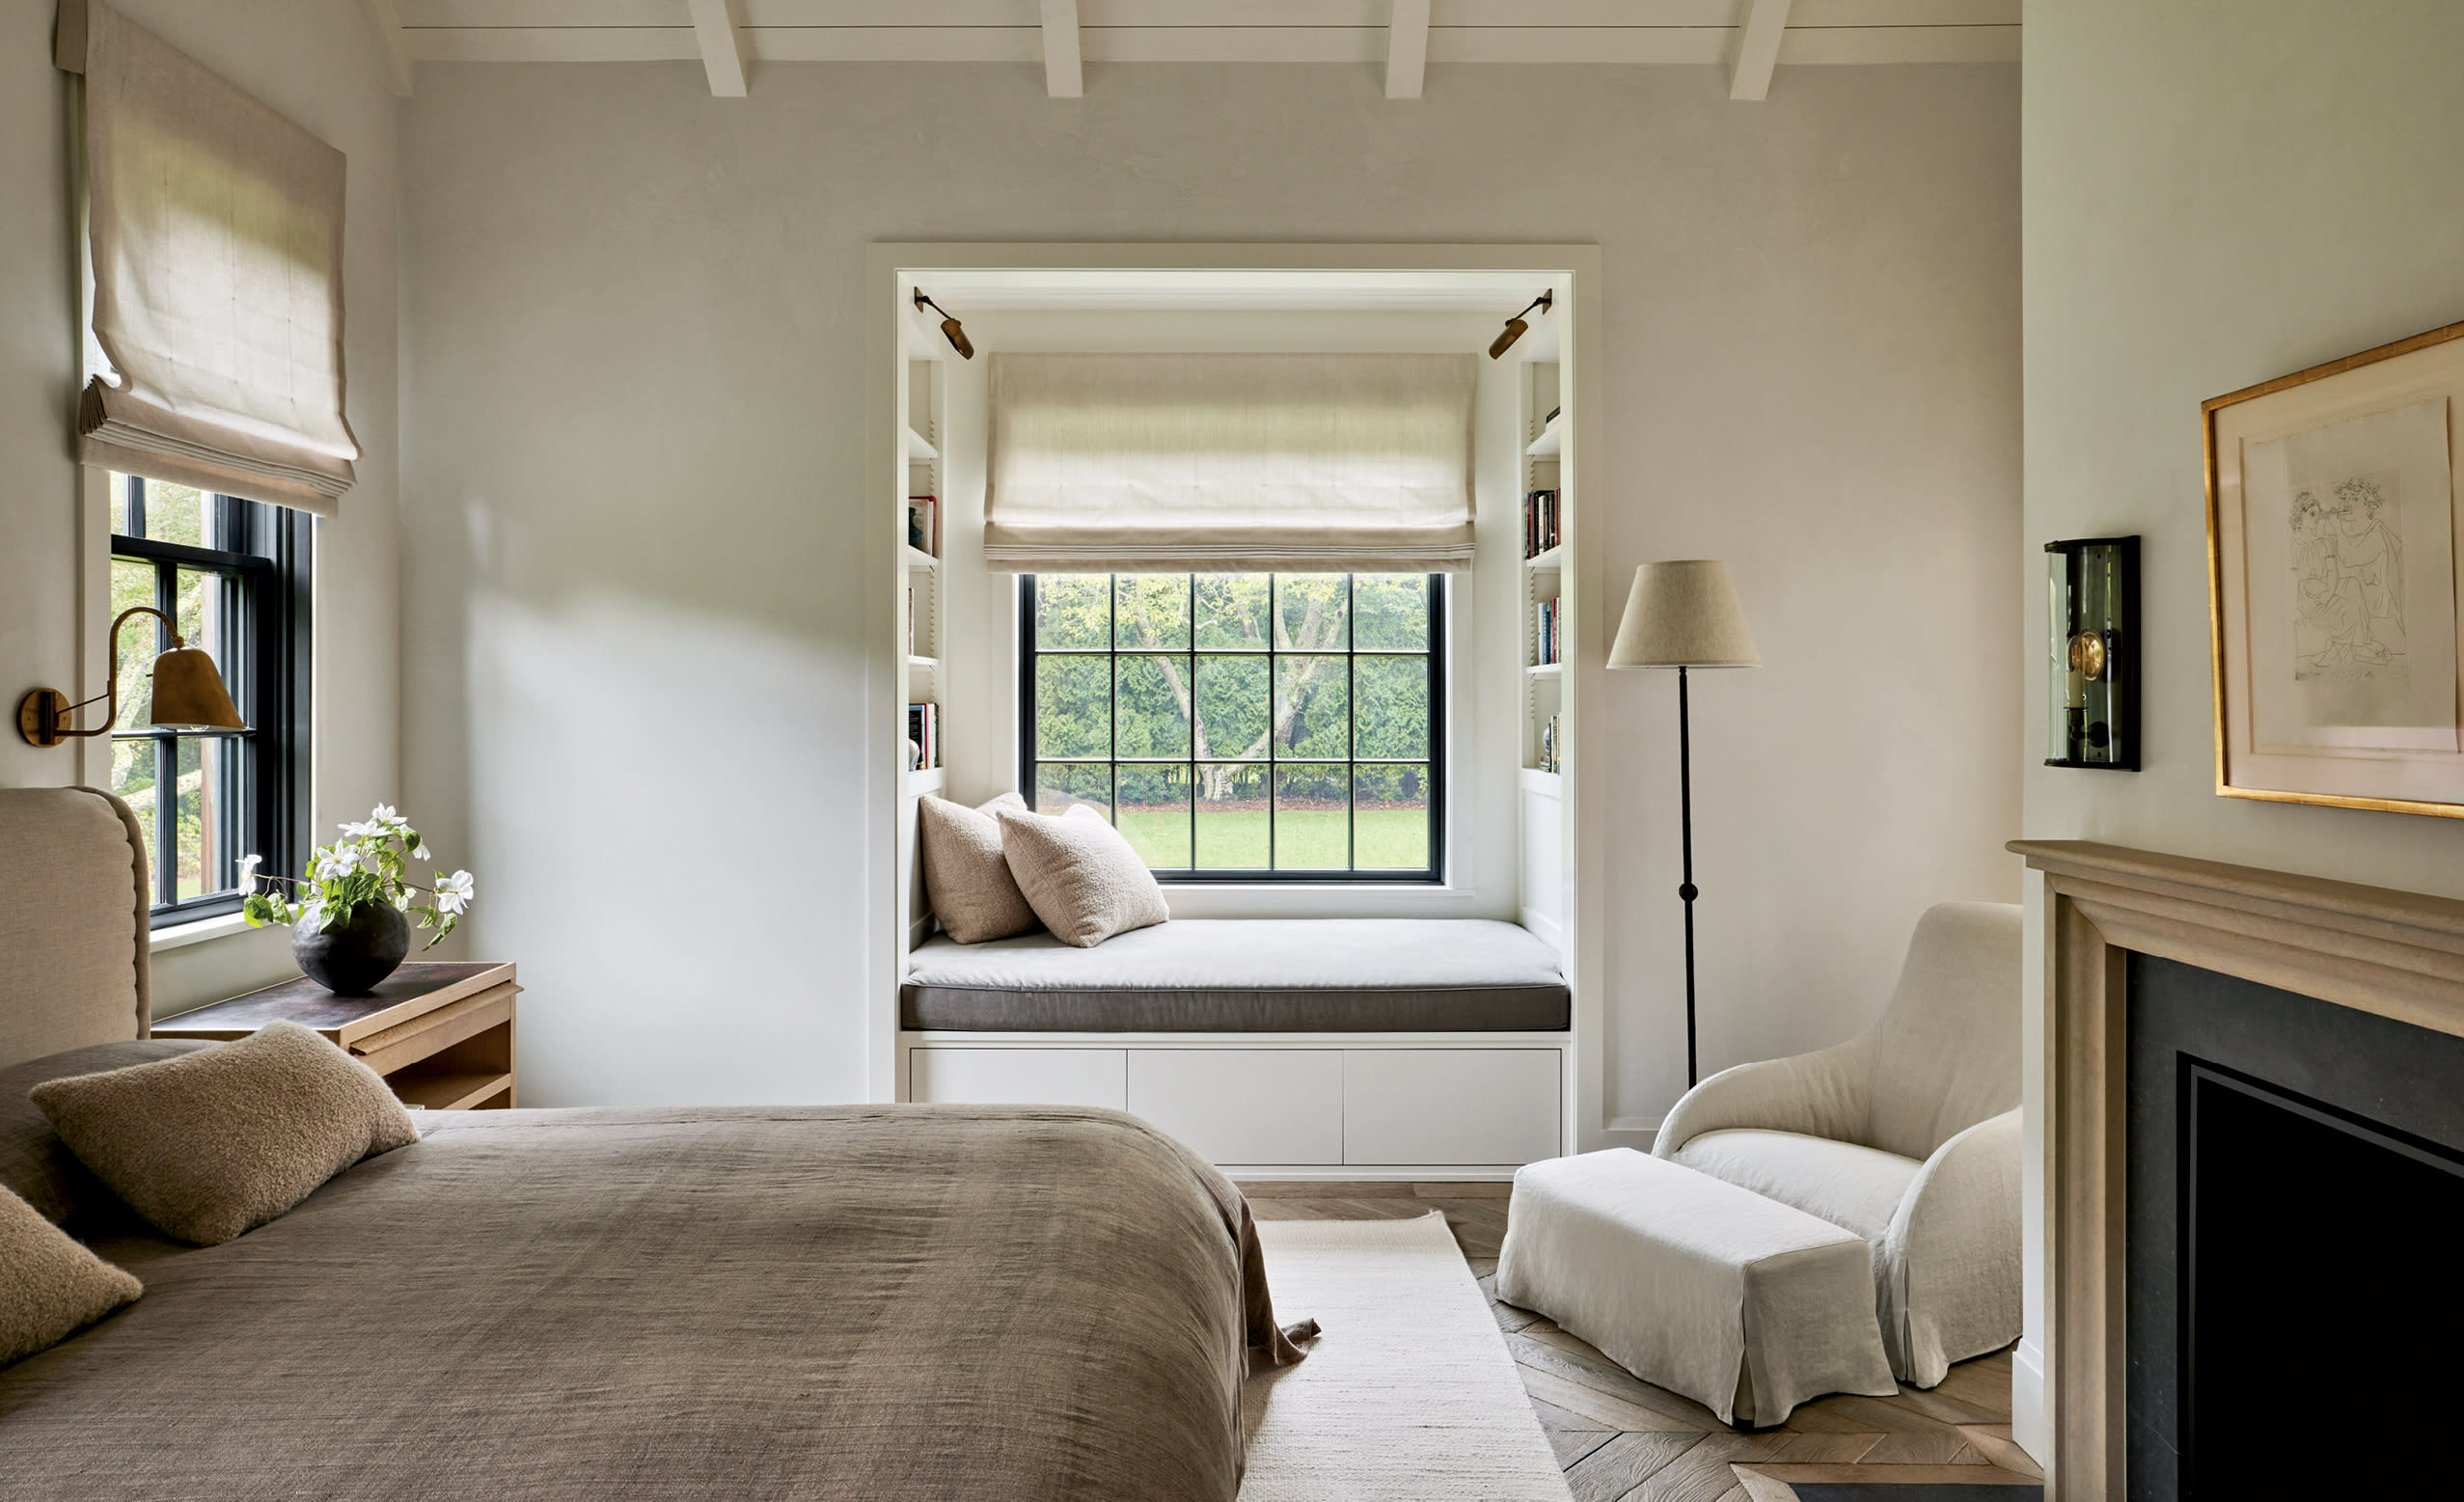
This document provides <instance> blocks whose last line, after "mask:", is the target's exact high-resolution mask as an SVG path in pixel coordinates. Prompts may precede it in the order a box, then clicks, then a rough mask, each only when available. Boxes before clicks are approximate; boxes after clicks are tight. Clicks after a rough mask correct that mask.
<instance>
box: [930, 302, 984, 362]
mask: <svg viewBox="0 0 2464 1502" xmlns="http://www.w3.org/2000/svg"><path fill="white" fill-rule="evenodd" d="M927 308H930V309H931V310H932V311H933V312H935V313H937V314H941V332H942V338H944V339H945V340H948V341H949V347H950V348H952V349H955V350H957V351H958V358H960V359H961V360H972V359H974V358H975V346H974V345H973V344H972V343H970V342H969V341H968V339H967V331H966V330H965V329H962V328H960V327H959V326H958V320H957V319H956V318H953V317H951V316H950V315H949V310H948V309H946V308H945V307H943V306H942V305H941V304H939V303H937V302H935V301H933V300H932V299H931V298H929V297H926V296H925V295H924V289H923V288H922V287H917V288H916V311H917V313H921V312H923V311H924V310H925V309H927Z"/></svg>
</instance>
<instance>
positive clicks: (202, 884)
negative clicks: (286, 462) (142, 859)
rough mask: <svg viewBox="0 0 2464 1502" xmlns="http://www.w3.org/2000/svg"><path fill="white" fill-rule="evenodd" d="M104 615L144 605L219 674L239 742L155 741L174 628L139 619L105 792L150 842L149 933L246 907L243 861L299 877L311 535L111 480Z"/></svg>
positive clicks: (269, 518)
mask: <svg viewBox="0 0 2464 1502" xmlns="http://www.w3.org/2000/svg"><path fill="white" fill-rule="evenodd" d="M111 533H112V537H111V613H112V615H113V616H114V617H115V618H117V617H118V615H119V614H120V613H121V612H123V611H124V610H126V609H128V608H129V607H130V606H132V605H151V606H152V607H153V608H154V609H156V610H158V611H161V612H162V613H163V614H166V615H168V616H170V617H171V618H172V619H173V620H176V621H178V623H179V624H178V634H179V635H180V636H181V637H182V638H184V639H185V640H186V642H187V643H188V644H189V645H190V646H194V647H202V648H204V649H205V652H206V653H207V654H209V655H210V656H211V657H212V658H213V659H214V666H215V668H216V669H219V670H220V672H221V673H222V677H223V682H224V684H225V686H227V687H228V688H229V689H230V690H231V696H232V702H233V705H234V706H235V707H236V708H237V709H238V710H239V717H240V719H241V720H242V721H243V722H245V723H246V724H247V726H248V728H246V729H244V730H229V731H208V732H205V733H195V732H185V731H172V730H162V729H156V728H154V727H153V726H152V725H151V724H149V721H150V720H151V714H150V712H149V711H150V700H151V684H150V681H149V677H148V674H149V672H150V670H151V667H152V665H153V660H154V657H155V656H156V654H158V653H160V652H162V651H164V650H165V649H167V648H168V647H169V646H170V645H171V635H172V633H171V628H169V627H166V626H164V625H163V624H162V623H161V622H160V621H158V620H156V619H154V618H153V617H152V616H151V615H140V616H137V617H135V618H134V619H132V620H130V621H129V622H128V624H127V625H126V626H125V627H123V630H122V634H121V642H120V683H119V688H120V718H119V720H118V721H117V722H116V723H115V724H113V725H112V732H111V790H112V791H113V792H115V793H117V794H119V795H120V796H121V797H122V798H123V799H125V800H126V801H127V803H128V806H130V807H131V808H132V809H134V810H135V811H136V814H137V819H138V822H139V823H140V824H141V825H142V826H143V827H144V828H145V829H146V830H147V831H148V832H149V833H150V834H151V840H150V845H151V852H150V864H151V867H152V871H153V880H154V904H153V911H154V919H155V921H156V922H157V923H160V922H162V921H164V920H165V919H171V920H174V921H178V920H181V919H186V918H190V917H202V916H207V915H212V914H214V913H218V912H223V911H228V910H233V909H236V908H237V907H238V905H239V893H238V888H239V870H240V867H239V859H240V857H242V856H246V855H256V856H260V857H261V858H262V859H263V860H264V865H263V867H262V869H264V870H266V871H268V872H270V873H273V874H276V875H297V874H299V873H298V872H297V870H296V869H295V867H296V864H297V860H298V854H299V853H298V850H297V849H296V845H297V840H296V834H297V833H298V803H299V800H300V797H301V795H302V793H303V791H304V789H305V786H306V782H307V766H308V761H307V726H308V715H307V669H308V654H307V623H308V615H307V607H306V597H307V588H308V578H309V574H308V548H309V538H310V536H311V535H312V533H311V532H310V523H309V521H308V519H307V518H306V517H304V516H302V515H300V514H299V513H297V512H294V511H287V510H283V509H281V508H279V507H276V506H271V505H265V504H263V503H262V502H257V501H241V500H237V499H235V498H233V497H231V496H218V495H213V494H210V493H208V492H205V491H200V490H198V489H196V488H195V487H193V486H189V485H174V484H169V483H166V482H164V481H161V480H150V479H141V478H136V477H134V476H123V475H114V476H112V477H111Z"/></svg>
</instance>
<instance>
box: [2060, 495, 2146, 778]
mask: <svg viewBox="0 0 2464 1502" xmlns="http://www.w3.org/2000/svg"><path fill="white" fill-rule="evenodd" d="M2044 552H2045V576H2046V577H2045V583H2046V587H2047V589H2046V593H2047V596H2048V599H2049V602H2050V605H2051V609H2052V616H2051V624H2050V627H2049V630H2048V633H2047V644H2048V646H2049V647H2050V648H2051V651H2050V655H2049V658H2048V660H2047V668H2048V669H2049V673H2050V678H2051V681H2050V684H2049V695H2050V696H2049V699H2048V702H2047V709H2046V714H2045V758H2044V763H2045V765H2046V766H2048V767H2095V768H2100V769H2103V770H2105V771H2108V772H2136V771H2138V770H2139V642H2138V632H2139V539H2138V538H2136V537H2083V538H2080V539H2078V540H2076V541H2072V542H2048V543H2046V544H2045V545H2044Z"/></svg>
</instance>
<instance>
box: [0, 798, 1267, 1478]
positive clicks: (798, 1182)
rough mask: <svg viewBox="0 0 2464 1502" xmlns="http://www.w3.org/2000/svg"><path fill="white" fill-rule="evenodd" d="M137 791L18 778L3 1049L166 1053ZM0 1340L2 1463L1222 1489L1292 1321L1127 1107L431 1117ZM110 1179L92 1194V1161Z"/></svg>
mask: <svg viewBox="0 0 2464 1502" xmlns="http://www.w3.org/2000/svg"><path fill="white" fill-rule="evenodd" d="M126 819H127V815H126V810H125V808H124V807H123V806H118V805H117V804H116V803H115V802H114V801H112V800H109V799H106V798H105V797H103V796H102V795H100V794H95V793H88V792H83V791H79V790H70V789H46V790H16V791H0V1065H15V1066H17V1067H16V1068H15V1069H14V1070H12V1071H11V1072H10V1075H9V1077H8V1078H9V1079H11V1080H12V1081H13V1083H12V1091H13V1092H14V1093H13V1098H12V1099H11V1100H9V1101H6V1102H0V1106H22V1104H23V1102H22V1090H23V1088H24V1083H23V1081H24V1079H26V1078H27V1077H28V1076H29V1075H30V1074H40V1073H41V1072H42V1070H44V1069H46V1068H55V1067H62V1066H61V1065H59V1064H46V1063H42V1062H34V1061H37V1060H42V1059H48V1058H49V1057H50V1056H51V1055H54V1054H58V1053H60V1052H62V1051H68V1050H78V1049H84V1050H87V1053H85V1054H83V1055H79V1056H77V1057H75V1058H72V1059H70V1060H68V1061H66V1063H67V1065H68V1067H69V1072H75V1071H76V1070H81V1069H91V1068H95V1067H97V1065H96V1059H97V1058H109V1059H119V1060H133V1059H135V1058H139V1057H148V1056H159V1055H161V1054H162V1053H164V1052H166V1051H176V1050H178V1049H180V1048H183V1047H191V1046H204V1047H211V1046H212V1045H185V1044H181V1043H178V1042H176V1041H174V1040H167V1039H166V1040H147V1039H144V1038H143V1037H142V1034H143V1032H144V1026H143V1021H142V1019H143V1017H144V1015H145V1010H146V990H147V974H146V945H145V943H144V942H143V939H144V931H145V930H144V916H143V915H144V902H143V897H142V895H141V894H142V893H143V892H144V891H145V890H146V887H145V880H144V858H143V856H142V855H141V854H138V851H139V850H140V849H141V847H140V846H138V845H137V844H136V843H135V842H134V830H133V826H129V825H127V823H126ZM423 1125H424V1137H423V1140H421V1141H420V1142H418V1143H416V1144H414V1145H412V1146H410V1147H405V1148H401V1149H398V1150H397V1151H395V1152H392V1153H388V1154H383V1155H381V1156H379V1157H375V1158H371V1159H369V1160H367V1161H364V1162H362V1163H360V1164H359V1165H358V1166H357V1167H355V1168H352V1169H350V1170H348V1171H346V1172H344V1173H342V1175H340V1176H339V1177H337V1178H335V1179H334V1180H332V1181H331V1182H330V1183H328V1184H327V1185H326V1186H325V1187H324V1188H321V1189H319V1190H317V1191H316V1192H315V1194H313V1195H311V1196H310V1197H309V1198H308V1200H306V1201H305V1202H304V1203H302V1204H300V1205H299V1206H298V1207H297V1208H295V1209H293V1210H292V1211H290V1212H289V1213H288V1214H287V1215H283V1216H281V1217H280V1218H278V1219H276V1220H274V1221H272V1222H271V1223H269V1224H266V1225H263V1226H260V1228H258V1229H257V1230H255V1231H252V1232H249V1233H248V1234H247V1235H245V1236H242V1237H239V1238H238V1239H236V1240H234V1241H232V1242H228V1243H224V1244H222V1245H219V1246H212V1247H202V1248H201V1247H191V1246H185V1245H182V1244H180V1243H172V1242H168V1241H165V1240H163V1239H161V1238H159V1237H157V1236H154V1235H151V1234H150V1233H149V1232H148V1231H147V1229H146V1228H145V1227H144V1226H143V1225H142V1223H140V1222H135V1221H133V1219H131V1218H129V1217H126V1216H125V1215H124V1214H123V1215H121V1216H120V1217H118V1218H117V1219H116V1220H115V1219H114V1218H113V1217H112V1216H110V1215H108V1214H103V1215H87V1216H85V1217H84V1218H81V1219H79V1220H75V1221H72V1222H71V1229H72V1230H76V1231H78V1232H79V1234H81V1235H82V1236H83V1237H84V1238H85V1240H86V1241H87V1242H88V1243H89V1244H90V1245H92V1246H94V1247H95V1248H96V1250H97V1251H99V1252H101V1253H102V1254H103V1255H104V1256H106V1257H107V1258H109V1259H110V1260H112V1261H114V1262H116V1263H119V1264H120V1265H121V1266H123V1267H125V1268H127V1269H128V1270H130V1271H132V1272H134V1273H135V1274H136V1275H137V1276H138V1277H139V1278H140V1279H142V1280H143V1281H144V1283H145V1285H146V1293H145V1296H144V1297H142V1298H140V1299H138V1300H137V1302H135V1303H134V1304H132V1305H130V1306H128V1307H127V1308H125V1309H123V1310H122V1311H121V1312H119V1313H118V1314H115V1315H112V1316H110V1317H108V1318H106V1319H104V1320H102V1321H100V1322H99V1323H97V1324H94V1325H92V1326H89V1327H88V1328H87V1329H85V1330H84V1331H82V1332H80V1333H78V1334H76V1335H73V1336H71V1337H69V1338H68V1340H67V1341H65V1342H63V1343H62V1344H60V1345H58V1346H56V1347H53V1348H52V1349H51V1350H49V1351H46V1352H41V1353H39V1354H36V1355H34V1356H30V1357H28V1358H26V1359H25V1360H22V1361H20V1362H18V1363H16V1364H15V1365H14V1366H11V1367H8V1368H5V1369H0V1453H5V1454H6V1455H7V1457H8V1461H7V1463H6V1464H5V1465H4V1466H0V1497H10V1498H15V1497H27V1498H42V1499H45V1502H58V1499H69V1498H80V1497H112V1498H129V1497H171V1496H178V1497H237V1496H248V1497H261V1496H276V1495H281V1496H350V1497H397V1496H399V1497H414V1496H416V1497H421V1498H435V1497H454V1496H474V1495H481V1494H485V1495H490V1496H497V1497H511V1498H539V1499H562V1498H576V1499H579V1498H593V1499H597V1498H610V1497H712V1498H718V1497H726V1498H753V1497H799V1498H847V1499H857V1498H862V1499H866V1502H906V1499H924V1498H944V1497H958V1496H987V1495H998V1496H1000V1497H1003V1498H1012V1499H1043V1498H1055V1499H1057V1498H1072V1499H1090V1502H1102V1499H1109V1498H1141V1499H1162V1498H1193V1499H1194V1498H1223V1499H1230V1498H1232V1497H1233V1496H1234V1495H1235V1494H1236V1493H1237V1491H1238V1489H1239V1483H1240V1473H1241V1457H1242V1436H1241V1426H1240V1412H1241V1402H1240V1399H1241V1385H1242V1379H1243V1377H1244V1375H1245V1373H1246V1369H1247V1367H1248V1366H1249V1365H1250V1364H1252V1363H1255V1362H1268V1363H1281V1362H1285V1361H1290V1360H1293V1359H1297V1358H1298V1352H1296V1351H1295V1350H1294V1349H1293V1347H1292V1346H1291V1344H1290V1342H1289V1341H1288V1340H1286V1339H1285V1338H1284V1337H1283V1335H1282V1333H1281V1332H1280V1331H1278V1330H1277V1329H1276V1327H1275V1324H1274V1316H1273V1309H1272V1306H1271V1303H1270V1300H1269V1297H1268V1291H1267V1288H1266V1284H1265V1279H1264V1273H1263V1264H1262V1261H1261V1258H1260V1255H1259V1252H1258V1246H1257V1240H1256V1237H1255V1234H1254V1232H1253V1230H1252V1228H1251V1224H1250V1221H1249V1217H1248V1211H1247V1207H1246V1204H1244V1202H1243V1201H1242V1199H1241V1196H1240V1194H1239V1193H1238V1191H1236V1190H1235V1189H1234V1188H1232V1186H1231V1185H1230V1184H1229V1183H1228V1182H1226V1181H1225V1180H1224V1179H1223V1177H1222V1176H1221V1175H1220V1174H1218V1173H1217V1172H1216V1171H1215V1170H1214V1169H1213V1168H1211V1167H1209V1166H1208V1165H1207V1164H1206V1163H1205V1162H1204V1161H1201V1160H1199V1159H1198V1158H1196V1157H1195V1156H1194V1155H1192V1154H1191V1153H1190V1152H1188V1151H1187V1150H1186V1149H1184V1148H1182V1147H1181V1146H1180V1145H1179V1144H1177V1143H1175V1142H1173V1141H1172V1140H1171V1139H1170V1138H1168V1137H1165V1136H1164V1135H1163V1134H1162V1133H1158V1132H1156V1131H1154V1130H1153V1129H1152V1128H1149V1127H1147V1126H1146V1125H1144V1124H1143V1123H1141V1122H1139V1121H1138V1120H1137V1119H1136V1118H1134V1117H1131V1116H1128V1115H1125V1114H1123V1113H1121V1112H1117V1111H1107V1110H1098V1109H1070V1108H1058V1107H1025V1106H1013V1107H952V1106H817V1107H793V1108H778V1109H759V1108H724V1109H717V1108H714V1109H657V1110H550V1111H541V1110H511V1111H489V1112H472V1113H463V1114H455V1115H452V1116H444V1115H431V1116H428V1117H425V1118H424V1121H423ZM96 1192H105V1191H100V1190H99V1189H98V1188H97V1189H96Z"/></svg>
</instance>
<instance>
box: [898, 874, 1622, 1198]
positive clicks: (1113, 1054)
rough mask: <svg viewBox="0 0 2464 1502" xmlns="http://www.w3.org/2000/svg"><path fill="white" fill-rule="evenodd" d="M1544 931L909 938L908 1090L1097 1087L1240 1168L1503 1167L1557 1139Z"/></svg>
mask: <svg viewBox="0 0 2464 1502" xmlns="http://www.w3.org/2000/svg"><path fill="white" fill-rule="evenodd" d="M1572 1006H1573V1003H1572V995H1571V993H1570V991H1569V990H1568V988H1567V984H1566V978H1565V974H1564V972H1563V970H1562V969H1561V968H1560V966H1559V963H1558V957H1557V952H1556V951H1555V950H1554V949H1552V948H1550V947H1549V946H1548V945H1547V943H1545V942H1542V941H1540V940H1539V939H1536V938H1534V937H1533V936H1532V935H1531V934H1530V933H1528V932H1526V931H1525V930H1523V929H1521V928H1519V927H1518V926H1517V925H1515V924H1512V923H1503V922H1495V921H1491V920H1487V919H1465V918H1316V919H1279V918H1214V919H1210V918H1183V919H1176V920H1174V921H1172V922H1169V923H1164V924H1162V925H1159V926H1157V927H1155V928H1148V929H1140V930H1138V931H1136V932H1135V933H1128V934H1123V935H1120V936H1119V937H1117V938H1114V939H1111V940H1109V941H1107V942H1104V943H1102V944H1100V945H1098V946H1096V947H1095V948H1092V949H1079V948H1073V947H1071V946H1070V945H1067V944H1063V943H1061V942H1058V941H1057V940H1055V939H1054V938H1052V937H1051V936H1050V935H1048V934H1043V933H1037V934H1033V935H1029V936H1026V937H1022V938H1018V939H1004V940H997V941H994V942H989V943H979V944H957V943H952V942H949V941H948V940H946V939H944V938H935V939H933V940H931V941H928V942H925V943H923V944H921V945H919V946H917V949H916V951H915V953H914V954H913V955H912V956H911V957H910V959H909V963H908V973H907V980H906V984H905V985H904V986H903V987H902V988H901V991H900V996H899V1017H900V1025H901V1028H902V1031H901V1033H900V1053H901V1062H902V1063H903V1064H904V1066H905V1077H904V1078H905V1079H906V1082H907V1098H908V1099H910V1100H915V1101H944V1102H953V1103H968V1104H984V1103H995V1102H1005V1103H1053V1104H1066V1105H1084V1106H1113V1107H1116V1108H1120V1109H1125V1110H1129V1111H1131V1112H1134V1113H1136V1114H1137V1115H1139V1116H1143V1117H1145V1118H1146V1119H1147V1120H1149V1121H1151V1122H1153V1123H1155V1124H1156V1125H1157V1126H1159V1127H1161V1128H1163V1129H1164V1131H1166V1132H1169V1133H1172V1134H1173V1135H1174V1136H1176V1137H1178V1138H1180V1139H1181V1140H1182V1141H1184V1142H1186V1143H1188V1144H1189V1145H1191V1147H1193V1148H1195V1149H1197V1150H1198V1151H1199V1152H1201V1153H1203V1154H1205V1155H1206V1156H1207V1157H1208V1158H1209V1159H1211V1160H1213V1161H1215V1162H1217V1163H1218V1164H1220V1165H1221V1166H1223V1167H1224V1168H1226V1169H1227V1170H1230V1171H1231V1172H1233V1173H1234V1174H1235V1175H1236V1176H1247V1177H1254V1178H1271V1177H1289V1178H1306V1177H1318V1178H1328V1179H1345V1178H1350V1179H1407V1178H1437V1177H1444V1178H1457V1179H1461V1178H1501V1179H1502V1178H1508V1177H1511V1176H1512V1174H1513V1172H1514V1170H1515V1169H1516V1168H1517V1167H1519V1166H1520V1165H1521V1164H1523V1163H1526V1162H1531V1161H1537V1160H1539V1159H1544V1158H1553V1157H1557V1156H1558V1155H1560V1154H1561V1153H1563V1152H1565V1151H1567V1150H1568V1149H1567V1147H1566V1145H1565V1144H1566V1141H1567V1137H1566V1123H1565V1116H1566V1110H1565V1106H1566V1102H1567V1101H1568V1100H1569V1099H1570V1091H1569V1088H1568V1078H1567V1069H1568V1046H1569V1044H1570V1042H1571V1040H1572V1037H1573V1034H1572V1033H1571V1031H1570V1030H1569V1029H1570V1027H1571V1026H1572Z"/></svg>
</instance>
